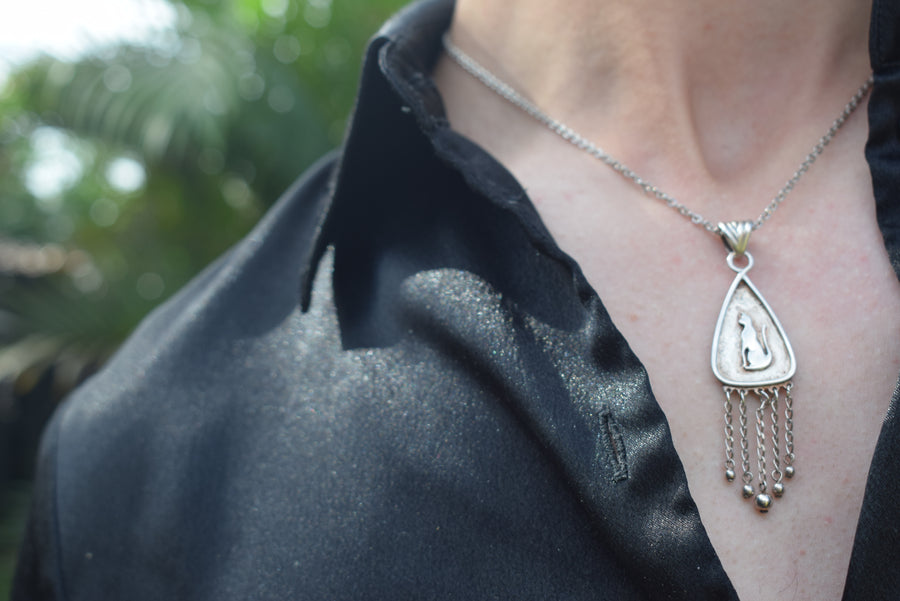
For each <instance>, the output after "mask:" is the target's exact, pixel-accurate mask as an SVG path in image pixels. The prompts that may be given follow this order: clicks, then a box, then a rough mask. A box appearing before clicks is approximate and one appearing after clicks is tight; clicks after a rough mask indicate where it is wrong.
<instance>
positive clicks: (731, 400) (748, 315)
mask: <svg viewBox="0 0 900 601" xmlns="http://www.w3.org/2000/svg"><path fill="white" fill-rule="evenodd" d="M443 44H444V50H445V51H446V52H447V54H448V56H450V58H452V59H453V60H454V61H455V62H456V63H457V64H458V65H459V66H460V67H462V68H463V69H464V70H465V71H466V72H468V73H469V74H470V75H472V76H473V77H475V78H476V79H477V80H478V81H480V82H481V83H482V84H484V85H485V86H486V87H487V88H489V89H490V90H491V91H493V92H494V93H496V94H498V95H499V96H501V97H502V98H504V99H505V100H507V101H508V102H510V103H511V104H513V105H515V106H516V107H518V108H519V109H521V110H522V111H524V112H525V113H527V114H528V115H530V116H531V117H532V118H534V119H535V120H537V121H538V122H540V123H542V124H543V125H545V126H546V127H547V128H549V129H550V130H551V131H553V132H554V133H556V134H557V135H559V136H560V137H561V138H562V139H564V140H565V141H567V142H569V143H570V144H572V145H574V146H575V147H577V148H579V149H581V150H583V151H585V152H587V153H588V154H590V155H591V156H593V157H594V158H596V159H598V160H599V161H601V162H602V163H605V164H606V165H608V166H609V167H611V168H612V169H613V170H615V171H616V172H617V173H619V174H620V175H622V176H623V177H625V178H626V179H628V180H630V181H631V182H633V183H634V184H635V185H637V186H638V187H639V188H641V190H643V191H644V193H645V194H647V195H648V196H651V197H653V198H656V199H658V200H660V201H662V202H664V203H665V204H666V206H668V207H670V208H671V209H674V210H675V211H677V212H678V213H679V214H680V215H681V216H683V217H685V218H686V219H689V220H690V222H691V223H692V224H694V225H696V226H698V227H702V228H703V229H704V230H706V231H707V232H709V233H711V234H715V235H717V236H720V237H721V238H722V240H723V242H724V243H725V245H726V247H727V248H728V254H727V256H726V258H725V262H726V263H727V265H728V267H729V268H730V269H731V270H732V271H734V272H735V274H736V275H735V277H734V279H733V280H732V282H731V286H730V287H729V288H728V292H727V293H726V294H725V300H724V301H723V302H722V308H721V309H720V311H719V317H718V319H717V320H716V328H715V332H714V334H713V342H712V350H711V355H710V364H711V366H712V371H713V374H714V375H715V376H716V378H717V379H718V380H719V381H720V382H721V383H722V389H723V392H724V395H725V402H724V409H725V415H724V423H725V479H726V481H727V482H733V481H734V480H735V478H736V469H737V459H736V452H735V425H734V421H733V415H734V405H735V404H737V406H738V426H737V428H738V435H739V438H740V440H739V445H740V450H739V453H740V469H741V480H742V482H743V487H742V489H741V495H742V496H743V498H745V499H750V498H753V499H754V505H755V507H756V508H757V509H758V510H759V512H760V513H767V512H768V511H769V508H770V507H771V506H772V503H773V497H774V498H778V497H781V496H783V495H784V490H785V486H784V481H785V480H786V479H790V478H793V477H794V475H795V473H796V471H795V469H794V459H795V456H794V400H793V397H792V395H791V391H792V390H793V387H794V384H793V382H792V378H793V377H794V374H795V372H796V371H797V360H796V358H795V357H794V350H793V348H792V347H791V343H790V341H789V340H788V337H787V334H785V332H784V328H783V327H782V326H781V322H780V321H778V318H777V317H776V316H775V313H774V311H772V308H771V307H770V306H769V303H767V302H766V300H765V298H764V297H763V295H762V294H761V293H760V292H759V290H758V289H757V288H756V286H754V285H753V282H751V281H750V278H749V277H748V276H747V273H748V272H749V271H750V269H751V268H752V267H753V256H752V255H751V254H750V253H749V252H747V246H748V244H749V242H750V234H752V233H753V232H754V231H755V230H757V229H759V228H760V227H762V226H763V224H765V222H766V221H768V220H769V218H771V217H772V215H773V214H774V213H775V211H776V210H777V209H778V207H779V205H781V203H782V202H783V201H784V199H785V198H786V197H787V195H788V194H790V192H791V191H792V190H793V189H794V186H796V184H797V182H799V181H800V178H802V177H803V175H804V174H805V173H806V172H807V171H809V169H810V167H812V165H813V163H815V162H816V159H817V158H819V155H820V154H822V151H824V150H825V147H826V146H828V144H829V143H830V142H831V140H832V139H833V138H834V136H835V135H836V134H837V133H838V131H840V129H841V127H843V125H844V123H846V121H847V119H848V118H849V117H850V115H852V114H853V112H854V111H855V110H856V109H857V107H858V106H859V104H860V102H861V101H862V99H863V98H865V96H866V94H867V93H868V92H869V90H870V89H871V87H872V84H873V78H872V77H871V76H869V78H868V79H866V81H865V83H863V85H862V86H860V88H859V89H858V90H857V91H856V93H855V94H854V95H853V97H852V98H851V99H850V101H849V102H848V103H847V104H846V105H845V106H844V109H843V110H842V111H841V113H840V115H838V117H837V119H835V120H834V122H833V123H832V125H831V127H830V128H829V129H828V131H827V132H825V135H823V136H822V137H821V138H820V139H819V141H818V142H817V143H816V145H815V146H813V148H812V150H811V151H810V152H809V154H807V155H806V157H805V158H804V159H803V161H802V162H801V163H800V166H799V167H798V168H797V170H796V171H795V172H794V175H793V176H791V178H790V179H789V180H788V181H787V183H786V184H785V185H784V186H783V187H782V188H781V189H780V190H779V191H778V193H777V194H776V195H775V197H774V198H773V199H772V201H771V202H769V204H768V205H766V207H765V208H764V209H763V211H762V213H760V215H759V217H757V218H756V220H753V221H749V220H748V221H729V222H724V223H722V222H720V223H717V224H714V223H713V222H711V221H709V220H707V219H706V218H705V217H703V216H702V215H701V214H700V213H697V212H696V211H693V210H691V209H689V208H688V207H687V206H685V205H683V204H682V203H680V202H679V201H678V200H676V199H675V198H674V197H672V196H670V195H668V194H666V193H665V192H663V191H662V190H661V189H659V188H658V187H657V186H655V185H653V184H651V183H650V182H648V181H647V180H645V179H643V178H642V177H640V176H639V175H638V174H637V173H635V172H634V171H632V170H631V169H630V168H629V167H628V166H626V165H625V164H624V163H622V162H620V161H618V160H617V159H615V158H613V157H612V156H611V155H609V154H607V153H606V152H605V151H604V150H603V149H602V148H600V147H599V146H597V145H595V144H594V143H592V142H591V141H589V140H587V139H586V138H584V137H583V136H581V135H580V134H578V133H577V132H576V131H574V130H573V129H571V128H570V127H568V126H567V125H565V124H564V123H562V122H561V121H558V120H556V119H554V118H552V117H550V116H549V115H548V114H546V113H545V112H544V111H542V110H541V109H540V108H539V107H538V106H537V105H535V104H534V103H532V102H531V101H530V100H528V99H527V98H525V97H524V96H523V95H522V94H520V93H519V92H517V91H516V90H515V89H514V88H513V87H511V86H510V85H509V84H507V83H505V82H504V81H503V80H501V79H500V78H498V77H497V76H496V75H494V74H493V73H491V72H490V71H489V70H488V69H486V68H485V67H484V66H482V65H481V64H479V63H478V62H476V61H475V60H474V59H473V58H472V57H470V56H468V55H467V54H465V53H464V52H463V51H462V50H460V49H459V48H458V47H456V46H455V45H454V44H453V43H452V42H451V41H450V39H449V37H448V36H446V35H445V36H444V38H443ZM754 399H756V403H757V404H756V408H755V410H754V409H748V405H749V404H750V403H751V402H753V400H754ZM782 403H783V406H784V439H783V440H784V455H783V456H781V447H780V440H781V426H780V424H779V419H780V417H779V414H780V410H779V405H781V404H782ZM748 414H753V415H754V418H755V419H754V421H755V435H756V441H755V442H756V444H755V447H756V466H755V467H756V474H755V475H754V472H753V466H751V460H750V433H749V429H750V426H749V421H750V418H749V417H748ZM767 448H770V449H771V471H767V463H768V458H767ZM770 477H771V480H772V486H771V493H770V492H769V478H770ZM754 480H756V482H757V485H756V487H754V484H753V483H754Z"/></svg>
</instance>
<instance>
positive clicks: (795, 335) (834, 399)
mask: <svg viewBox="0 0 900 601" xmlns="http://www.w3.org/2000/svg"><path fill="white" fill-rule="evenodd" d="M823 162H824V161H823ZM575 164H576V165H577V166H575V167H571V168H569V169H571V171H570V173H568V174H567V176H564V177H562V178H554V179H551V178H550V177H549V174H548V173H543V174H541V173H538V172H536V169H538V164H529V163H528V162H527V161H526V162H525V163H524V164H523V165H521V166H516V165H514V166H513V167H512V170H513V172H514V173H518V174H520V176H521V177H523V178H524V179H525V180H526V181H525V186H526V188H527V189H528V190H529V193H530V196H531V197H532V198H533V200H534V202H535V204H536V206H537V207H538V210H539V212H540V213H541V215H542V217H543V219H544V221H545V223H546V224H547V225H548V228H549V229H550V231H551V232H552V233H553V234H554V236H555V237H556V239H557V241H558V242H559V244H560V246H561V247H562V248H563V249H564V250H566V251H567V252H568V253H569V254H571V255H572V256H573V257H574V258H575V259H576V260H577V261H579V263H580V265H581V267H582V269H583V270H584V272H585V275H586V276H587V279H588V281H589V282H591V284H592V286H593V287H594V288H595V290H596V291H597V292H598V294H599V295H600V298H601V299H602V300H603V303H604V305H605V307H606V308H607V310H608V311H609V312H610V315H611V317H612V320H613V322H614V323H615V324H616V326H617V327H618V328H619V329H620V331H621V332H622V333H623V334H624V336H625V338H626V339H627V340H628V341H629V344H630V345H631V347H632V349H633V350H634V352H635V354H636V355H637V356H638V358H639V359H640V360H641V361H642V362H643V364H644V365H645V367H646V369H647V372H648V374H649V377H650V381H651V385H652V387H653V391H654V394H655V396H656V398H657V400H658V402H659V403H660V405H661V407H662V409H663V411H664V412H665V413H666V416H667V419H668V420H669V423H670V426H671V428H672V435H673V440H674V444H675V447H676V449H677V451H678V452H679V455H680V457H681V459H682V461H683V463H684V467H685V470H686V472H687V476H688V482H689V485H690V489H691V494H692V496H693V497H694V499H695V501H696V502H697V504H698V506H699V509H700V515H701V517H702V519H703V522H704V525H705V527H706V529H707V531H708V534H709V536H710V539H711V541H712V543H713V546H714V548H715V549H716V551H717V553H718V554H719V556H720V558H721V560H722V563H723V565H724V567H725V570H726V572H727V573H728V574H729V577H730V578H731V579H732V581H733V583H734V586H735V588H736V590H737V591H738V594H739V595H740V596H741V598H742V599H744V600H750V601H752V600H754V599H765V598H773V597H775V598H794V599H801V600H802V599H810V600H811V599H838V598H840V596H841V591H842V589H843V584H844V578H845V575H846V571H847V565H848V563H849V558H850V552H851V548H852V543H853V537H854V533H855V529H856V522H857V519H858V516H859V510H860V506H861V504H862V498H863V491H864V487H865V482H866V476H867V473H868V467H869V463H870V461H871V457H872V453H873V450H874V447H875V443H876V440H877V437H878V433H879V431H880V427H881V422H882V420H883V417H884V414H885V412H886V410H887V407H888V404H889V402H890V399H891V395H892V392H893V390H894V388H895V384H896V381H897V371H898V367H900V364H898V357H900V339H898V336H897V333H898V331H900V287H898V284H897V279H896V276H895V274H894V272H893V270H892V269H891V267H890V264H889V263H888V259H887V256H886V253H885V250H884V247H883V243H882V239H881V235H880V232H879V231H878V228H877V225H876V223H875V215H874V202H873V200H872V198H871V190H870V188H869V186H868V180H867V178H866V171H865V165H864V162H863V161H862V157H861V156H860V157H859V160H858V161H854V162H853V163H851V164H849V165H847V166H846V168H845V169H844V170H841V171H842V173H841V174H840V175H838V174H837V173H835V172H831V173H828V172H825V173H822V172H820V177H818V178H810V180H811V181H810V182H809V183H808V186H807V187H806V189H804V192H805V193H804V194H797V195H796V197H795V198H793V199H791V201H792V202H793V203H794V204H793V205H791V204H787V203H786V205H785V206H784V207H783V208H782V209H781V210H780V212H779V214H778V215H777V216H776V217H775V218H773V220H772V222H770V223H769V224H767V225H766V226H765V227H764V228H763V229H762V230H760V231H759V232H758V233H757V234H756V235H754V237H753V239H752V241H751V250H752V251H753V254H754V257H755V259H756V266H755V267H754V269H753V270H752V271H751V272H750V274H749V275H750V277H751V278H752V280H753V281H754V283H755V284H756V286H757V287H758V289H759V290H760V291H761V292H762V294H763V295H765V297H766V299H767V300H768V302H769V303H770V305H771V306H772V308H773V310H774V312H775V313H776V315H778V317H779V318H780V320H781V322H782V324H783V325H784V328H785V330H786V332H787V335H788V336H789V337H790V339H791V341H792V344H793V346H794V350H795V352H796V355H797V361H798V371H797V375H796V376H795V377H794V384H795V388H794V399H795V419H794V423H795V439H796V453H797V461H796V469H797V474H798V475H797V477H795V478H794V479H793V480H792V481H790V482H789V484H788V487H787V492H786V493H785V496H784V497H783V498H782V499H779V500H777V501H776V503H775V505H774V506H773V508H772V510H771V512H770V513H769V514H768V515H765V516H762V515H759V514H757V513H756V512H755V511H754V510H753V509H752V507H751V505H750V503H749V502H745V501H744V500H743V499H742V498H741V496H740V485H739V484H738V483H737V482H735V483H733V484H731V485H728V484H726V481H725V479H724V477H723V469H724V468H723V461H724V448H723V441H724V434H723V407H722V404H723V392H722V389H721V385H720V384H719V383H718V382H717V380H716V379H715V378H714V377H713V375H712V371H711V368H710V365H709V352H710V351H709V349H710V344H711V341H712V334H713V329H714V326H715V321H716V317H717V315H718V311H719V308H720V306H721V303H722V300H723V298H724V295H725V293H726V291H727V289H728V286H729V284H730V282H731V280H732V278H733V273H732V272H731V270H730V269H728V267H727V266H726V264H725V249H724V247H723V246H722V245H721V243H720V242H719V241H718V240H717V239H715V237H713V236H711V235H708V234H706V233H704V232H702V231H700V230H699V229H698V228H695V227H692V226H690V224H688V223H686V222H682V221H683V220H680V218H679V216H678V215H677V214H675V213H674V212H671V211H668V210H667V209H665V208H664V207H662V206H661V205H657V206H654V205H653V204H652V203H653V201H651V200H649V199H647V198H645V197H642V196H641V195H640V194H637V195H635V194H633V193H632V191H630V190H627V188H626V189H622V186H621V185H619V184H620V183H619V182H613V181H597V180H608V178H607V177H606V175H607V174H603V173H601V174H600V175H597V174H596V173H591V172H590V171H591V170H590V169H589V168H588V169H586V170H585V169H582V167H587V166H586V165H582V164H580V163H579V162H578V161H575ZM558 167H559V170H566V169H567V168H566V167H563V166H561V165H558ZM822 171H823V172H824V171H826V169H823V170H822ZM813 179H815V180H816V181H812V180H813ZM596 190H614V191H616V193H617V194H616V198H607V197H606V195H605V194H604V193H602V192H601V193H598V192H595V191H596ZM623 198H624V199H627V200H626V201H625V202H623ZM648 204H649V205H650V206H649V207H648V206H647V205H648ZM629 205H631V206H629ZM613 207H614V208H613ZM669 213H671V214H669ZM588 215H589V216H590V217H589V218H588V217H585V216H588ZM578 216H581V217H580V218H579V217H578ZM611 224H615V226H614V227H610V225H611ZM794 224H801V225H799V226H796V225H794ZM659 227H661V228H662V229H663V231H664V232H665V233H664V235H658V236H656V237H655V238H654V235H653V233H652V232H653V228H659ZM750 427H751V437H753V433H752V428H753V425H752V419H751V426H750ZM754 460H755V456H751V461H754Z"/></svg>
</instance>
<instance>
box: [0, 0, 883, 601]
mask: <svg viewBox="0 0 900 601" xmlns="http://www.w3.org/2000/svg"><path fill="white" fill-rule="evenodd" d="M451 11H452V5H451V3H450V2H448V1H445V0H437V1H426V2H423V3H420V4H417V5H415V6H413V7H411V8H409V9H408V10H406V11H405V12H403V13H402V14H401V15H399V16H398V17H396V18H394V19H393V20H392V21H390V22H389V23H388V24H386V25H385V27H384V28H383V30H382V31H381V32H380V33H379V34H378V36H377V37H376V38H374V40H373V41H372V43H371V46H370V47H369V50H368V53H367V57H366V64H365V68H364V72H363V76H362V85H361V90H360V94H359V100H358V104H357V107H356V110H355V115H354V118H353V121H352V125H351V128H350V130H349V133H348V137H347V140H346V143H345V144H344V146H343V148H342V150H341V152H340V153H339V154H335V155H334V156H331V157H328V158H326V159H324V160H323V161H322V162H320V163H319V164H318V165H316V166H315V167H313V168H312V169H310V171H309V172H308V173H307V174H306V175H305V176H304V177H303V178H302V179H301V180H300V181H299V182H298V183H297V184H296V185H295V186H294V187H293V188H292V189H291V190H289V191H288V192H287V194H286V195H285V196H284V198H282V199H281V201H280V202H279V203H278V204H277V206H276V207H275V208H274V209H273V210H272V211H271V212H270V213H269V214H268V215H267V216H266V217H265V218H264V219H263V221H262V222H261V223H260V224H259V226H258V227H257V228H256V229H255V231H254V232H253V233H252V234H251V235H250V236H248V237H247V238H246V239H245V240H244V241H243V242H241V243H240V244H239V245H238V246H236V247H235V248H234V249H233V250H232V251H231V252H230V253H228V254H227V255H226V256H225V257H223V258H222V259H221V260H219V261H218V262H217V263H216V264H214V265H213V266H211V267H210V268H208V269H207V270H206V271H205V272H204V273H203V274H202V275H201V276H200V277H199V278H197V279H196V280H195V281H194V282H193V283H192V284H190V285H189V286H188V287H187V288H186V289H185V290H183V291H182V292H180V293H179V294H178V295H177V296H176V297H175V298H173V299H172V300H171V301H169V302H168V303H166V304H165V305H164V306H163V307H162V308H160V309H159V310H157V311H156V312H155V313H154V314H153V315H152V316H151V317H150V318H149V319H148V320H146V322H145V323H144V324H143V325H142V326H141V328H140V330H139V331H138V332H137V333H136V334H135V335H134V336H133V337H132V339H131V340H130V341H129V342H128V343H127V344H126V345H125V347H124V348H123V349H122V350H121V351H120V352H119V353H118V355H117V356H116V357H115V359H114V360H113V361H112V362H111V363H110V364H109V366H108V367H107V368H106V369H105V370H104V371H103V372H102V373H101V374H99V375H98V376H96V377H95V378H93V379H92V380H91V381H90V383H89V384H88V385H86V386H85V387H83V388H82V389H81V390H80V391H78V392H77V393H76V394H75V395H74V396H73V398H71V399H70V400H69V401H67V402H66V403H65V404H64V405H63V406H62V407H61V409H60V411H58V413H57V415H56V416H55V418H54V420H53V421H52V423H51V425H50V426H49V428H48V430H47V432H46V434H45V437H44V443H43V446H42V451H41V456H40V473H39V477H38V481H37V484H36V491H35V504H34V510H33V514H32V518H31V522H30V524H29V530H28V535H27V539H26V541H25V545H24V547H23V552H22V557H21V561H20V564H19V571H18V574H17V581H16V585H15V591H14V593H13V598H14V599H17V600H21V599H29V600H36V599H59V600H62V599H66V600H72V601H75V600H92V601H97V600H102V599H128V600H129V601H141V600H151V599H152V600H159V599H215V600H227V599H242V600H244V599H329V600H339V599H347V600H350V599H541V600H546V599H572V600H575V599H592V600H597V599H610V600H617V601H623V600H629V599H684V600H693V601H696V600H700V599H735V598H736V595H735V593H734V590H733V588H732V586H731V584H730V583H729V581H728V578H727V576H726V575H725V573H724V571H723V569H722V566H721V564H720V562H719V560H718V558H717V556H716V554H715V552H714V551H713V548H712V546H711V544H710V542H709V539H708V538H707V536H706V533H705V531H704V529H703V527H702V525H701V523H700V518H699V515H698V513H697V508H696V506H695V504H694V502H693V500H692V499H691V497H690V494H689V492H688V487H687V482H686V479H685V475H684V471H683V469H682V465H681V462H680V459H679V458H678V456H677V454H676V452H675V450H674V448H673V446H672V440H671V437H670V434H669V430H668V426H667V423H666V420H665V416H664V415H663V413H662V411H661V410H660V408H659V406H658V404H657V403H656V401H655V400H654V398H653V395H652V393H651V390H650V387H649V384H648V380H647V376H646V373H645V371H644V369H643V367H642V366H641V364H640V362H639V361H638V360H637V358H636V357H635V356H634V354H633V353H632V352H631V350H630V349H629V347H628V345H627V344H626V342H625V340H624V339H623V338H622V336H621V335H620V334H619V332H618V331H617V330H616V329H615V327H614V326H613V324H612V322H611V321H610V319H609V316H608V315H607V313H606V311H605V309H604V308H603V305H602V304H601V302H600V299H599V298H598V297H597V295H596V294H595V292H594V291H593V290H592V289H591V288H590V286H589V285H588V283H587V282H586V280H585V278H584V277H583V275H582V273H581V271H580V269H579V267H578V266H577V265H576V264H575V262H574V261H572V259H571V258H569V257H568V256H567V255H565V254H564V253H563V252H562V251H561V250H560V249H559V248H558V247H557V245H556V244H555V242H554V241H553V239H552V238H551V237H550V235H549V234H548V232H547V231H546V229H545V228H544V226H543V224H542V223H541V221H540V219H539V217H538V215H537V213H536V212H535V209H534V207H533V206H532V204H531V203H530V201H529V200H528V198H527V197H526V195H525V193H524V192H523V190H522V188H521V187H520V186H519V184H518V183H517V182H516V181H515V180H514V179H513V177H512V176H511V175H510V174H509V173H508V172H507V171H506V170H505V169H504V168H503V167H502V166H501V165H499V164H498V163H497V162H496V161H495V160H494V159H493V158H492V157H491V156H489V155H488V154H486V153H485V152H484V151H483V150H481V149H480V148H478V147H477V146H475V145H474V144H473V143H472V142H470V141H469V140H467V139H465V138H463V137H461V136H460V135H458V134H457V133H455V132H454V131H452V130H451V129H450V128H449V126H448V124H447V121H446V119H445V116H444V112H443V108H442V104H441V99H440V97H439V95H438V93H437V91H436V89H435V88H434V85H433V84H432V82H431V81H430V79H429V75H428V74H429V72H430V68H431V65H432V64H433V62H434V61H435V60H436V58H437V56H438V54H439V52H440V35H441V33H442V32H443V30H444V29H445V28H446V27H447V26H448V23H449V18H450V14H451ZM898 23H900V7H898V4H897V3H895V2H890V1H887V0H875V6H874V10H873V25H872V35H871V50H872V62H873V67H874V70H875V77H876V83H875V87H874V90H873V92H872V96H871V99H870V103H869V119H870V124H871V136H870V140H869V144H868V146H867V158H868V160H869V164H870V166H871V169H872V176H873V181H874V189H875V196H876V200H877V206H878V219H879V224H880V226H881V228H882V231H883V233H884V236H885V241H886V244H887V248H888V252H889V254H890V257H891V260H892V264H893V265H894V267H895V270H896V269H897V267H898V266H900V239H898V228H900V212H898V206H897V202H895V201H896V195H897V193H898V191H900V186H898V184H900V163H898V161H900V140H898V134H900V117H898V106H897V103H898V99H900V62H898V61H900V36H898V32H897V26H898ZM896 405H897V398H896V396H895V398H894V399H893V400H892V404H891V410H890V412H889V414H888V418H887V420H886V422H885V424H884V429H883V432H882V434H881V437H880V439H879V442H878V446H877V449H876V452H875V456H874V460H873V464H872V469H871V474H870V477H869V481H868V485H867V489H866V496H865V501H864V506H863V509H862V514H861V517H860V521H859V528H858V532H857V538H856V542H855V546H854V549H853V557H852V560H851V564H850V570H849V574H848V578H847V589H846V593H845V599H859V600H863V599H865V600H871V599H890V598H896V597H897V596H898V595H900V593H898V592H897V591H900V546H898V545H897V544H895V541H896V539H897V536H898V527H900V504H898V503H897V499H898V498H900V494H898V493H900V490H898V489H900V462H897V461H893V458H894V457H895V456H897V454H898V452H900V436H898V428H900V424H898V423H897V412H896Z"/></svg>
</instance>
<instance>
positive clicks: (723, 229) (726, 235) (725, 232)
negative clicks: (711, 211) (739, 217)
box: [718, 221, 753, 257]
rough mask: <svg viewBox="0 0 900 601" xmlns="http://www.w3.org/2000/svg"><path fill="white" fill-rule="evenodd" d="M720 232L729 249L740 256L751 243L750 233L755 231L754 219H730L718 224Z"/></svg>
mask: <svg viewBox="0 0 900 601" xmlns="http://www.w3.org/2000/svg"><path fill="white" fill-rule="evenodd" d="M718 228H719V234H720V235H721V236H722V240H724V241H725V245H726V246H728V250H730V251H732V252H734V254H735V255H737V256H738V257H740V256H742V255H743V254H744V252H745V251H746V250H747V245H748V244H750V234H752V233H753V222H752V221H729V222H727V223H720V224H719V225H718Z"/></svg>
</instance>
